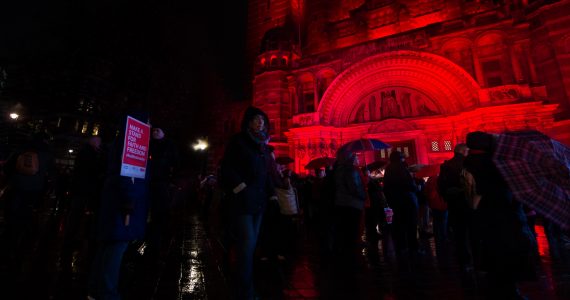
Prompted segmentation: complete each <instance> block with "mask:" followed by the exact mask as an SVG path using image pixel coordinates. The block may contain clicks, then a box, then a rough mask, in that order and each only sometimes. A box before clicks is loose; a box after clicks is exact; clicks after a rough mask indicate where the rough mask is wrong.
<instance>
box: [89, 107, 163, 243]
mask: <svg viewBox="0 0 570 300" xmlns="http://www.w3.org/2000/svg"><path fill="white" fill-rule="evenodd" d="M135 118H137V116H135ZM137 119H139V120H145V118H144V117H140V116H139V117H138V118H137ZM123 140H124V131H121V132H120V134H119V136H118V137H117V139H116V140H115V142H114V143H113V144H111V146H110V147H109V152H108V167H107V177H106V179H105V184H104V186H103V191H102V195H101V208H100V212H99V217H98V226H97V238H98V239H99V240H102V241H132V240H138V239H142V238H143V237H144V232H145V227H146V220H147V215H148V198H149V177H150V176H149V170H148V168H147V172H146V177H145V178H144V179H140V178H131V177H124V176H120V169H121V156H122V151H123ZM148 167H152V166H148ZM127 215H128V219H129V221H128V223H127V222H126V219H127Z"/></svg>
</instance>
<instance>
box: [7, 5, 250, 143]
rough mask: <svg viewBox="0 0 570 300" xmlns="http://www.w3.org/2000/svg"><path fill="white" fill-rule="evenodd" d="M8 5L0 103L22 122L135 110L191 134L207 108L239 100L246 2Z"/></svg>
mask: <svg viewBox="0 0 570 300" xmlns="http://www.w3.org/2000/svg"><path fill="white" fill-rule="evenodd" d="M13 2H15V4H11V6H10V7H8V8H6V9H4V8H3V9H2V12H1V14H2V15H1V17H0V20H1V21H0V22H2V23H1V24H0V68H4V69H5V70H7V73H8V78H7V80H6V82H7V84H6V86H5V89H4V91H3V94H2V95H1V97H2V98H1V99H2V101H4V102H10V103H14V102H19V103H22V104H23V105H24V106H25V107H26V108H27V109H28V110H29V111H30V113H34V114H41V113H46V114H49V113H50V112H53V111H58V112H63V111H73V109H74V108H75V107H76V106H77V103H78V101H79V99H86V100H88V101H93V103H95V104H96V106H97V107H98V109H99V112H100V113H101V114H106V115H112V114H111V113H110V111H113V110H117V109H118V108H119V107H130V106H133V105H135V106H137V107H142V108H145V109H150V111H151V118H152V119H153V120H154V122H155V123H160V124H164V127H167V128H173V130H180V129H181V128H184V129H185V130H186V131H187V132H186V133H187V134H191V133H192V131H201V130H203V128H201V126H202V125H203V124H205V123H204V121H205V120H204V118H203V116H207V117H208V118H210V119H211V116H208V114H207V113H205V112H207V108H208V104H210V103H213V102H218V101H240V100H244V99H245V98H246V95H245V92H244V90H245V88H246V87H247V84H248V83H247V77H248V76H246V75H247V72H248V71H247V66H246V65H245V63H244V48H245V29H246V26H245V25H246V13H247V1H246V0H222V1H203V2H198V1H189V0H185V1H182V0H136V1H135V0H85V1H62V0H56V1H39V0H38V1H25V0H24V1H21V0H20V1H13Z"/></svg>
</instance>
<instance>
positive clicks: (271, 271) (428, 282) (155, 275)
mask: <svg viewBox="0 0 570 300" xmlns="http://www.w3.org/2000/svg"><path fill="white" fill-rule="evenodd" d="M195 211H198V210H197V209H192V208H188V209H186V208H184V209H181V210H180V212H179V213H178V214H176V215H175V216H174V217H173V220H174V222H175V225H176V226H173V230H172V233H171V236H169V238H168V239H167V240H168V241H169V242H168V243H166V244H167V245H166V246H165V247H164V249H163V252H162V253H161V259H160V260H158V261H154V260H149V259H147V257H146V256H145V250H146V244H145V243H143V242H138V243H132V245H131V246H130V247H129V250H128V251H127V253H126V254H125V258H124V261H123V269H122V273H121V284H120V286H121V292H122V295H123V299H126V300H129V299H231V290H232V267H231V263H230V265H229V266H228V265H227V264H224V260H223V255H222V253H223V248H222V246H221V245H222V243H221V242H220V241H221V236H222V234H221V232H222V231H221V228H220V227H219V226H217V225H216V224H218V223H219V222H217V220H216V219H215V218H210V219H209V222H206V221H204V219H203V218H201V217H200V216H198V215H196V214H195V213H194V212H195ZM38 223H39V224H41V225H42V226H39V227H38V228H41V230H37V232H35V235H34V237H35V238H34V239H33V241H34V242H33V243H32V244H31V246H30V247H29V249H30V251H29V253H24V257H25V258H26V259H25V260H24V263H23V264H22V266H21V270H22V272H20V273H19V274H16V273H15V272H13V269H10V268H9V266H8V265H7V264H5V263H3V264H2V265H1V266H0V283H1V284H2V285H3V286H2V287H1V288H0V299H85V298H86V295H87V293H86V283H87V277H88V275H87V272H88V269H89V266H88V259H87V258H86V257H85V256H86V255H85V253H86V252H85V251H86V249H85V248H81V247H79V248H78V249H77V251H76V252H75V255H74V259H73V264H72V268H71V270H67V271H66V270H63V268H62V267H61V265H60V261H59V249H61V245H62V216H60V215H58V214H57V213H53V212H46V213H44V214H43V215H42V216H41V217H40V218H38ZM536 229H537V234H538V238H537V240H538V253H539V257H538V259H537V261H536V265H537V267H538V279H537V280H536V281H533V282H526V283H523V284H522V285H520V289H521V292H522V293H523V294H524V295H526V296H528V297H529V299H570V260H569V259H568V258H569V256H570V255H569V252H568V250H564V249H562V250H561V251H560V252H559V253H555V252H554V251H552V250H551V249H550V246H549V243H548V241H547V239H546V236H545V234H544V230H543V228H542V226H540V225H537V226H536ZM317 241H318V235H317V234H316V233H315V232H314V230H312V229H311V228H310V227H309V228H307V227H306V226H305V227H303V229H301V230H299V232H298V234H297V242H296V247H295V251H294V254H293V255H289V256H288V257H287V258H286V260H284V261H281V260H276V259H270V260H268V261H261V260H256V264H255V278H256V287H257V293H258V295H259V297H260V299H386V300H393V299H394V300H395V299H485V297H484V295H486V293H487V289H486V284H485V279H484V274H482V273H478V272H474V273H471V275H470V276H463V275H462V272H461V271H460V269H459V266H458V265H457V264H456V263H455V258H454V255H453V249H452V247H451V245H447V246H444V247H443V248H442V249H439V250H440V251H439V253H437V252H436V250H435V246H434V241H433V238H429V239H423V240H422V243H423V247H424V249H425V250H426V251H425V254H423V255H415V254H414V255H405V256H404V257H398V256H397V255H396V254H395V251H394V247H393V243H392V241H391V238H390V236H389V235H387V236H386V237H385V238H384V239H382V240H379V241H378V242H377V243H376V242H370V243H364V242H363V244H362V246H361V247H360V249H361V250H362V253H361V255H359V259H357V260H356V261H354V262H350V263H348V262H343V261H341V260H339V259H338V258H334V257H327V256H323V255H321V254H320V252H319V249H318V245H317ZM82 247H86V245H83V246H82ZM438 254H439V255H438Z"/></svg>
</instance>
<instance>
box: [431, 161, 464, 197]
mask: <svg viewBox="0 0 570 300" xmlns="http://www.w3.org/2000/svg"><path fill="white" fill-rule="evenodd" d="M464 160H465V157H464V156H463V155H461V154H459V153H456V154H455V156H454V157H453V158H452V159H450V160H446V161H445V162H444V163H443V164H442V165H441V167H440V172H439V177H438V179H437V190H438V192H439V194H440V195H441V196H442V197H443V199H444V200H445V201H446V202H447V203H451V205H452V206H453V205H456V204H460V203H464V204H465V205H467V204H466V203H467V202H466V201H463V200H464V199H465V191H464V189H463V183H462V182H461V171H462V170H463V161H464Z"/></svg>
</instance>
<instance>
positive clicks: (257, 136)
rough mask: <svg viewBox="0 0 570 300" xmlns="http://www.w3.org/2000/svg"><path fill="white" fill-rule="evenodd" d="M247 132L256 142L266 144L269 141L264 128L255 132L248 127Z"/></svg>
mask: <svg viewBox="0 0 570 300" xmlns="http://www.w3.org/2000/svg"><path fill="white" fill-rule="evenodd" d="M247 134H248V135H249V137H250V138H251V139H252V140H253V141H254V142H255V143H256V144H262V145H265V144H267V142H269V134H268V133H267V131H265V130H262V131H257V132H256V131H253V130H251V129H248V130H247Z"/></svg>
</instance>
